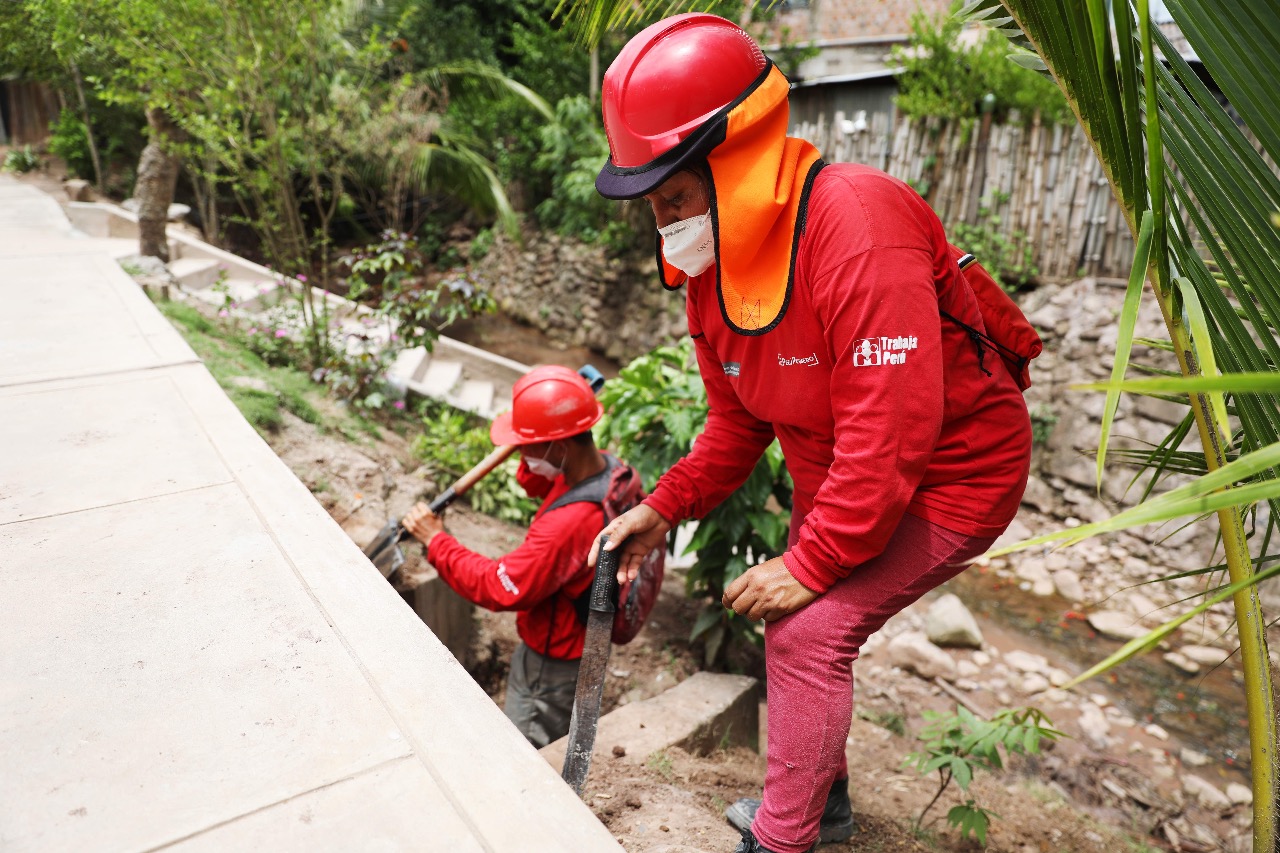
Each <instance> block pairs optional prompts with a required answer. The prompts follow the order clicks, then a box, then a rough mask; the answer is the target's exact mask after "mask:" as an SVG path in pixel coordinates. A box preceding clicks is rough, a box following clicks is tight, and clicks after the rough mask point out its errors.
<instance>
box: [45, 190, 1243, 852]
mask: <svg viewBox="0 0 1280 853" xmlns="http://www.w3.org/2000/svg"><path fill="white" fill-rule="evenodd" d="M23 180H25V181H28V182H30V183H33V184H35V185H37V186H40V188H41V189H45V190H46V191H48V192H51V193H53V194H54V195H55V197H57V195H58V193H59V192H60V182H59V181H58V180H57V176H55V175H54V174H51V173H35V174H32V175H28V176H23ZM478 334H480V335H481V336H483V335H484V334H488V335H489V336H490V337H492V338H493V339H495V340H506V341H508V342H509V343H510V345H511V346H512V347H513V351H512V352H511V353H510V355H511V356H512V357H522V358H523V360H525V361H526V362H528V363H533V362H534V361H542V360H545V361H560V360H562V359H568V360H570V361H573V360H574V359H575V358H577V357H579V354H578V353H576V352H564V353H558V354H557V355H559V358H556V357H547V358H531V357H530V356H529V355H528V348H529V347H536V346H537V342H536V341H532V342H529V341H525V340H524V338H518V337H514V336H512V335H511V334H509V330H507V329H504V328H495V329H488V328H485V329H481V330H479V331H478ZM607 372H610V373H612V371H607ZM284 417H285V424H284V426H283V428H282V429H280V430H279V431H278V432H277V433H275V434H272V435H270V436H267V438H268V441H269V443H270V444H271V445H272V447H273V448H274V449H275V450H276V452H277V453H278V454H279V455H280V457H281V458H282V459H283V460H284V461H285V462H286V463H287V464H288V465H289V466H290V468H291V469H292V470H293V471H294V472H295V473H296V474H297V475H298V477H299V478H300V479H301V480H302V481H303V482H304V483H306V484H307V486H308V487H309V488H310V489H311V491H312V493H313V494H314V495H315V497H316V499H317V500H318V501H319V502H320V503H321V504H322V505H323V506H324V507H325V509H326V510H327V511H328V512H329V513H330V515H331V516H332V517H333V518H334V519H335V521H337V522H338V523H339V524H340V525H342V526H343V528H344V529H345V530H346V531H347V532H348V534H349V535H350V536H351V537H352V539H353V540H354V541H355V542H356V543H357V544H359V545H361V546H363V545H364V544H365V543H367V542H368V541H369V540H370V539H371V538H372V536H373V535H374V534H375V533H376V532H377V530H378V528H379V527H381V525H382V524H383V522H384V521H385V520H386V519H388V518H391V517H398V516H399V515H401V514H403V512H404V511H405V510H406V509H407V508H408V507H409V505H410V504H411V503H412V502H413V500H415V499H416V498H418V497H420V496H423V495H427V496H430V495H434V494H437V493H438V492H439V491H440V488H441V484H437V483H434V482H432V481H431V479H430V478H429V477H427V476H425V475H424V473H423V472H422V470H421V469H419V468H418V467H417V464H416V463H415V462H414V460H413V458H412V456H411V454H410V452H409V444H410V442H409V439H408V437H406V436H402V435H398V434H396V433H395V432H394V431H392V430H382V431H381V435H380V437H378V438H377V439H374V438H372V437H369V436H363V437H361V438H360V440H359V441H357V442H353V441H351V440H349V438H344V437H343V436H340V435H337V434H333V433H328V434H326V433H322V432H320V431H318V430H317V429H316V428H315V427H314V426H312V425H310V424H307V423H305V422H303V421H301V420H299V419H297V418H295V417H293V416H292V415H289V414H287V413H286V414H285V416H284ZM446 523H447V525H448V527H449V529H450V531H451V532H452V533H454V534H455V535H456V536H457V537H458V538H459V539H460V540H461V541H462V542H464V543H465V544H467V545H469V546H471V547H473V548H474V549H475V550H477V551H480V552H483V553H487V554H489V555H491V556H498V555H500V554H502V553H504V552H506V551H507V550H510V549H511V548H513V547H514V546H515V545H516V544H518V542H519V541H520V539H521V537H522V535H523V531H522V530H520V529H518V528H515V527H513V526H511V525H508V524H504V523H502V522H499V521H496V520H494V519H491V518H488V517H486V516H482V515H479V514H476V513H472V512H470V511H469V510H468V509H467V508H466V507H465V506H455V507H453V508H451V509H450V510H449V514H448V516H447V519H446ZM409 557H410V560H411V561H413V560H420V559H421V557H420V554H418V553H415V552H414V550H413V549H412V548H411V549H409ZM700 605H701V603H700V602H694V601H690V600H688V599H687V598H686V597H685V596H684V594H683V578H682V576H681V575H680V574H679V572H672V573H670V575H669V577H668V579H667V582H666V584H665V585H664V592H663V595H662V597H661V598H660V600H659V603H658V606H657V609H656V610H655V612H654V613H653V615H652V617H651V619H650V621H649V623H648V625H647V626H646V628H645V630H644V631H643V632H642V634H641V635H640V636H639V637H638V638H637V639H636V640H635V641H633V642H632V643H631V644H629V645H627V646H622V647H615V649H614V650H613V656H612V658H611V662H610V667H609V677H608V679H607V682H606V691H605V698H604V703H605V704H604V709H605V711H606V712H607V711H608V710H610V709H612V708H614V707H616V706H618V705H619V704H622V703H626V702H635V701H640V700H643V699H645V698H648V697H650V696H653V695H656V694H658V693H661V692H662V691H663V690H666V689H668V688H670V687H672V686H674V685H675V684H677V683H679V682H680V681H681V680H683V679H684V678H686V677H688V676H689V675H691V674H693V673H694V672H696V671H697V670H698V667H699V662H700V650H699V649H697V648H694V647H691V645H690V643H689V642H688V632H689V628H690V626H691V625H692V624H693V621H694V619H695V617H696V614H697V612H698V610H699V608H700ZM475 618H476V620H477V623H478V631H477V639H476V642H475V644H474V646H473V648H472V650H471V655H470V657H471V665H470V667H469V668H470V670H471V672H472V674H473V676H474V677H475V678H476V680H477V681H478V682H479V683H480V684H481V685H482V686H483V687H484V688H485V689H486V691H487V692H488V693H489V695H490V696H492V697H494V699H495V701H496V702H498V703H499V704H500V703H501V699H502V695H503V691H504V689H505V677H506V668H507V663H506V662H507V660H508V658H509V656H510V653H511V651H512V649H514V647H515V645H516V634H515V618H514V615H513V614H509V613H508V614H494V613H488V612H486V611H477V612H476V616H475ZM981 627H982V630H983V632H984V634H985V635H986V636H987V637H988V639H989V640H993V641H996V642H999V643H1001V644H1003V645H1005V646H1007V647H1011V648H1026V649H1027V650H1029V651H1033V652H1041V651H1042V650H1039V649H1036V648H1035V647H1034V643H1032V642H1030V641H1029V640H1028V639H1027V638H1025V637H1022V636H1018V635H1016V634H1011V633H1009V632H1008V631H1005V630H1003V629H1002V627H1001V626H996V625H992V624H989V623H988V622H986V621H982V622H981ZM868 658H871V659H872V663H874V662H875V661H874V657H873V655H866V656H864V660H863V661H861V662H860V663H859V665H858V671H857V673H856V675H857V684H856V695H855V715H856V716H855V719H854V720H853V725H852V728H851V731H850V736H849V740H848V745H847V756H848V761H849V767H850V779H851V785H850V789H851V794H852V799H853V804H854V812H855V818H856V821H857V831H856V832H855V834H854V836H853V838H852V839H851V840H850V841H849V842H847V843H844V844H835V845H824V846H823V847H822V848H820V849H821V850H822V851H824V853H846V851H857V852H858V853H862V852H863V851H866V853H872V851H941V852H942V853H961V851H976V850H980V849H982V848H981V847H980V846H979V845H978V844H977V843H976V842H974V841H963V840H961V839H960V837H959V834H958V833H957V832H956V831H955V830H952V829H951V828H949V827H948V826H947V824H946V820H945V815H946V812H947V810H948V809H949V808H950V807H951V806H953V805H955V804H957V803H959V802H961V799H960V797H959V795H958V793H957V792H956V791H955V790H954V787H953V788H952V789H950V790H948V791H947V792H946V793H945V794H944V795H943V797H942V798H941V799H940V800H939V801H938V802H937V804H935V805H934V806H933V807H932V810H931V811H930V812H929V814H928V819H927V821H926V823H925V826H924V828H923V829H922V830H920V831H916V830H914V829H913V827H912V824H913V820H914V819H915V818H916V816H917V815H919V814H920V812H921V809H923V808H924V806H925V805H926V804H927V803H928V802H929V801H930V799H932V798H933V796H934V794H935V793H936V788H937V782H936V777H927V778H926V777H921V776H919V775H918V774H917V773H916V772H915V771H914V770H913V769H911V768H909V767H904V766H903V760H904V757H905V756H906V755H907V754H908V753H910V752H911V751H912V750H913V749H915V748H917V747H918V744H919V742H918V741H917V740H916V738H915V735H916V734H917V733H918V732H919V731H920V730H921V728H923V726H924V720H923V719H922V717H921V711H923V710H926V709H932V710H939V711H950V710H953V709H954V707H955V704H956V702H955V700H954V698H953V697H952V696H951V695H949V694H948V693H947V692H945V691H944V690H943V689H942V688H941V687H939V686H937V685H934V684H932V683H929V682H924V681H921V680H920V679H917V678H915V677H913V676H908V675H897V674H894V673H893V671H892V669H891V668H888V667H885V668H884V669H885V672H886V674H884V675H880V674H877V676H876V677H875V678H871V677H867V676H866V675H864V673H865V672H867V671H868V666H867V665H868ZM880 663H883V661H880ZM737 666H738V668H739V670H741V671H743V672H746V673H747V674H750V675H756V676H759V675H760V659H759V656H758V655H752V654H750V653H748V654H746V655H745V656H743V657H742V658H741V659H740V660H738V661H737ZM969 698H970V699H971V700H972V702H973V703H974V704H975V705H977V706H981V707H985V708H987V709H994V708H996V707H999V705H1000V703H999V702H998V701H997V699H996V698H995V697H994V696H992V695H983V694H981V693H980V692H975V693H973V694H970V696H969ZM767 713H768V709H767V705H765V704H763V703H762V705H761V707H760V716H761V737H760V742H761V748H762V749H763V747H764V744H765V741H766V737H765V731H764V726H765V721H766V719H767ZM875 721H879V722H881V723H897V724H899V725H900V727H901V728H902V729H903V733H901V734H899V733H895V732H893V731H890V729H889V728H886V727H884V726H882V725H877V724H876V722H875ZM1055 723H1059V724H1060V725H1062V721H1060V720H1058V718H1057V717H1056V716H1055ZM1063 727H1064V728H1065V727H1066V726H1065V725H1063ZM1147 746H1148V747H1150V746H1151V744H1147ZM1164 748H1165V749H1167V750H1168V751H1169V752H1170V753H1171V754H1173V755H1176V754H1177V749H1176V746H1174V745H1165V746H1164ZM1174 763H1175V765H1176V762H1174ZM764 769H765V762H764V758H763V756H762V754H758V753H756V752H753V751H751V750H748V749H743V748H735V749H732V750H727V751H719V752H717V753H715V754H712V755H709V756H693V755H688V754H686V753H684V752H682V751H680V750H675V749H673V750H669V751H667V752H665V753H662V754H655V755H652V756H649V757H647V760H646V761H645V762H644V763H643V764H637V763H633V762H628V761H623V760H614V761H597V762H596V764H595V765H594V766H593V767H592V768H591V774H590V776H589V778H588V781H587V786H586V791H585V793H584V800H585V801H586V802H587V804H588V805H589V806H590V807H591V808H592V810H593V811H594V813H595V814H596V815H598V816H599V818H600V820H601V821H602V822H603V823H604V824H605V825H606V826H607V827H608V828H609V830H610V831H611V832H612V833H613V834H614V836H615V837H616V838H617V839H618V840H619V842H620V844H621V845H622V847H623V848H624V849H626V850H627V851H631V853H718V852H719V851H723V852H724V853H728V851H731V850H733V849H734V846H735V845H736V843H737V840H738V838H737V833H736V832H735V831H734V830H733V829H732V828H731V827H729V825H728V824H727V823H726V822H725V820H724V817H723V810H724V808H725V806H726V805H728V804H729V803H731V802H733V801H734V800H735V799H737V798H739V797H744V796H753V797H758V796H759V794H760V789H761V785H762V783H763V779H764ZM1152 780H1153V775H1152V768H1151V765H1150V756H1149V755H1146V754H1136V755H1135V754H1130V753H1125V754H1114V755H1098V754H1097V753H1093V752H1090V751H1089V750H1087V749H1085V748H1084V747H1082V746H1081V745H1080V743H1079V742H1078V741H1072V740H1068V741H1064V742H1062V743H1060V744H1058V745H1056V746H1055V748H1053V749H1051V750H1050V751H1049V752H1047V753H1046V754H1045V755H1042V756H1040V757H1038V758H1036V759H1034V760H1029V759H1015V760H1014V761H1012V762H1011V764H1010V766H1009V767H1008V768H1007V770H1006V772H1005V773H1003V774H1000V775H983V776H979V777H978V778H977V779H976V780H975V782H974V784H973V786H972V788H971V793H972V795H973V796H974V797H975V798H976V799H977V800H978V801H979V802H980V803H981V804H982V805H983V806H984V807H986V808H988V809H990V810H991V811H992V812H994V813H995V814H996V815H998V819H996V820H994V821H993V823H992V826H991V830H990V836H989V839H988V844H987V848H986V849H988V850H992V851H996V853H1076V851H1080V853H1086V851H1088V853H1092V851H1106V853H1112V851H1116V853H1143V852H1144V851H1155V850H1182V851H1189V853H1197V851H1218V850H1227V849H1229V848H1228V847H1226V844H1225V842H1224V841H1223V840H1222V839H1224V838H1225V837H1226V834H1227V831H1228V830H1232V829H1238V828H1240V827H1241V826H1243V825H1246V822H1247V818H1248V812H1247V809H1241V808H1239V807H1237V808H1235V809H1233V810H1232V811H1229V812H1224V813H1222V814H1219V815H1210V816H1205V815H1203V814H1202V813H1198V812H1193V810H1191V809H1190V807H1187V808H1186V809H1184V808H1183V805H1182V803H1181V802H1180V798H1179V797H1178V796H1174V797H1173V798H1172V800H1173V801H1172V802H1171V800H1170V796H1169V795H1168V792H1167V790H1166V791H1165V792H1163V793H1162V792H1160V791H1157V790H1156V789H1155V785H1154V784H1153V781H1152ZM1190 817H1194V818H1195V820H1194V821H1191V820H1189V818H1190Z"/></svg>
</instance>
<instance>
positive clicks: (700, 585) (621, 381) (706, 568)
mask: <svg viewBox="0 0 1280 853" xmlns="http://www.w3.org/2000/svg"><path fill="white" fill-rule="evenodd" d="M600 401H601V403H602V404H603V405H604V410H605V417H604V418H603V419H601V421H600V423H599V424H598V425H597V427H596V436H597V438H598V440H599V442H600V444H601V446H608V447H611V448H612V449H614V450H615V451H616V452H617V453H618V455H619V456H620V457H621V458H623V459H625V460H626V461H627V462H629V463H630V464H632V465H634V466H635V467H636V469H637V470H638V471H639V472H640V474H641V476H642V477H643V478H644V482H645V485H646V487H647V488H652V487H653V484H654V483H655V482H656V481H657V479H658V477H660V476H661V475H662V474H663V473H664V472H666V470H667V469H668V468H670V467H671V466H672V465H674V464H675V463H676V462H677V461H679V460H680V459H681V458H682V457H683V456H684V455H685V454H686V453H688V452H689V450H690V448H691V447H692V443H693V439H694V437H695V436H696V435H697V434H698V433H700V432H701V431H702V427H703V425H704V424H705V423H706V418H707V401H706V389H705V388H704V387H703V384H702V379H701V377H700V376H699V375H698V371H697V367H696V365H695V362H694V358H693V344H692V342H690V341H685V342H683V343H682V344H681V345H680V346H677V347H660V348H658V349H656V350H654V351H653V352H651V353H649V354H648V355H644V356H641V357H640V358H637V359H636V360H634V361H632V362H631V363H630V364H628V365H627V366H626V367H625V368H623V370H622V372H621V373H620V374H619V376H618V377H617V378H616V379H611V380H609V381H608V382H606V383H605V386H604V390H603V391H602V392H601V394H600ZM791 491H792V483H791V476H790V475H789V474H788V473H787V469H786V465H785V464H784V462H783V458H782V451H781V449H780V448H779V446H778V444H777V442H774V443H773V444H772V445H771V446H770V447H769V449H768V450H767V451H766V452H765V455H764V457H763V458H761V460H760V461H759V463H758V464H757V465H756V467H755V470H754V471H752V473H751V475H750V476H749V477H748V478H747V481H746V482H745V483H743V485H742V486H741V487H740V488H739V489H738V490H737V491H735V492H734V493H733V494H732V495H730V496H729V497H728V498H727V499H726V500H725V501H724V502H723V503H721V504H720V506H718V507H716V508H715V509H714V510H712V511H711V512H710V513H708V514H707V515H706V517H705V518H703V519H702V520H701V521H699V522H698V530H697V533H696V534H695V535H694V537H693V540H692V541H691V542H690V543H689V545H688V547H687V548H686V553H688V552H694V553H696V554H697V558H698V561H697V563H696V564H695V565H694V567H693V568H692V569H691V570H690V571H689V574H688V577H687V578H686V580H685V585H686V591H687V593H688V594H689V595H690V597H693V598H699V599H706V598H709V599H710V601H709V602H708V603H707V606H706V607H705V608H704V609H703V611H702V613H701V614H700V615H699V616H698V619H697V620H696V621H695V623H694V625H693V630H692V632H691V634H690V640H697V639H701V640H702V642H703V648H704V658H705V662H706V665H707V666H709V667H710V666H714V665H716V663H717V662H718V661H722V660H723V658H724V654H725V652H726V651H727V650H728V648H729V646H730V645H731V644H732V643H734V642H740V641H742V640H748V641H750V642H753V643H755V644H757V645H758V644H759V643H760V642H761V636H760V634H759V632H758V631H757V630H756V626H755V625H754V623H752V622H750V621H748V620H747V619H746V618H744V617H742V616H739V615H737V614H736V613H734V612H733V611H731V610H727V609H725V607H724V606H723V605H721V603H720V597H721V596H722V595H723V594H724V590H725V587H727V586H728V585H729V584H730V583H732V582H733V581H734V580H735V579H736V578H737V577H738V576H739V575H741V574H742V573H743V572H745V571H747V569H749V568H750V567H751V566H753V565H755V564H757V563H761V562H764V561H765V560H768V559H771V558H773V557H776V556H778V555H780V554H781V553H782V552H783V550H784V549H785V548H786V544H787V531H788V527H789V524H790V516H789V513H790V508H791ZM672 544H673V545H674V534H673V538H672Z"/></svg>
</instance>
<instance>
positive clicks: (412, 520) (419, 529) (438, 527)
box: [400, 501, 444, 547]
mask: <svg viewBox="0 0 1280 853" xmlns="http://www.w3.org/2000/svg"><path fill="white" fill-rule="evenodd" d="M400 523H401V524H403V525H404V529H405V530H407V531H409V532H410V533H411V534H413V538H414V539H417V540H418V541H419V542H421V543H422V545H423V547H426V546H428V545H430V544H431V540H432V539H433V538H434V537H435V535H436V534H437V533H444V519H442V518H441V517H440V516H438V515H436V514H435V513H434V512H432V511H431V507H429V506H427V505H426V504H424V503H422V502H421V501H419V502H418V503H417V504H415V505H414V507H413V509H411V510H409V512H408V513H407V514H406V515H405V517H404V518H402V519H401V520H400Z"/></svg>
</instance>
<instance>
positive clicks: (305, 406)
mask: <svg viewBox="0 0 1280 853" xmlns="http://www.w3.org/2000/svg"><path fill="white" fill-rule="evenodd" d="M156 307H157V308H159V309H160V313H162V314H164V315H165V317H166V318H168V320H169V322H171V323H172V324H173V325H174V327H175V328H176V329H177V330H178V331H179V332H180V333H181V334H182V336H183V338H185V339H186V341H187V343H188V344H190V346H191V348H192V349H193V350H195V352H196V355H198V356H200V358H201V360H202V361H204V363H205V366H206V367H207V368H208V369H209V372H210V373H212V374H213V378H214V379H215V380H217V382H218V384H219V385H220V386H222V389H223V390H224V391H226V392H227V396H228V397H230V398H231V401H232V402H233V403H235V404H236V407H237V408H238V409H240V412H241V414H243V415H244V417H245V420H247V421H249V423H251V424H253V426H254V427H255V428H256V429H257V430H258V431H259V432H274V431H275V430H278V429H279V428H280V425H281V424H282V423H283V415H282V413H283V412H286V411H287V412H290V413H292V414H294V415H296V416H297V417H299V418H301V419H302V420H304V421H306V422H307V423H310V424H316V425H317V426H320V427H322V428H325V429H333V430H337V431H339V432H341V433H342V434H343V435H345V436H347V437H348V438H350V439H354V438H356V437H357V436H359V435H361V434H362V433H364V434H369V435H373V436H375V437H377V436H378V428H377V426H376V425H374V424H373V423H371V422H370V421H369V420H368V419H367V418H364V417H358V416H354V415H344V416H338V417H327V418H326V417H323V416H322V415H321V414H320V411H319V409H318V408H317V405H316V403H317V402H318V401H320V400H323V399H324V398H325V391H324V389H323V388H322V387H320V386H318V385H316V384H315V383H313V382H312V381H311V378H310V377H309V376H307V374H305V373H303V372H302V371H301V370H298V369H296V368H292V367H272V366H270V365H268V364H266V363H265V362H264V361H263V360H262V359H261V358H259V357H258V356H257V354H256V353H254V352H253V351H251V350H250V349H249V348H248V347H247V346H245V344H244V343H243V341H242V340H241V339H240V338H239V336H238V335H237V334H236V332H235V330H234V329H227V328H224V327H221V326H219V325H217V324H215V323H213V322H212V321H210V320H209V319H208V318H207V317H205V316H204V315H203V314H201V313H200V312H199V311H198V310H196V309H195V308H193V307H192V306H190V305H186V304H183V303H181V302H173V301H163V300H162V301H158V302H156Z"/></svg>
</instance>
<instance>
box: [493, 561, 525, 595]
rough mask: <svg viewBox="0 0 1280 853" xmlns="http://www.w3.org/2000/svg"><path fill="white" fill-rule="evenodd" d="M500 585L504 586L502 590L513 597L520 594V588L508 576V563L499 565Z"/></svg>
mask: <svg viewBox="0 0 1280 853" xmlns="http://www.w3.org/2000/svg"><path fill="white" fill-rule="evenodd" d="M498 583H500V584H502V588H503V589H505V590H506V591H507V592H509V593H511V594H512V595H519V594H520V587H518V586H516V584H515V581H513V580H511V576H510V575H509V574H507V564H506V563H498Z"/></svg>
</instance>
